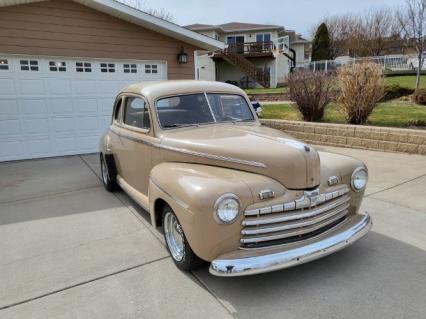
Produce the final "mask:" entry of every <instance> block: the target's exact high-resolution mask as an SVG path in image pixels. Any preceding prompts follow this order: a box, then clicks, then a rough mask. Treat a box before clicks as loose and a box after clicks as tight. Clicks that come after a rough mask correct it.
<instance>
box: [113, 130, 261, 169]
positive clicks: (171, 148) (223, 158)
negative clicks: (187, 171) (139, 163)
mask: <svg viewBox="0 0 426 319" xmlns="http://www.w3.org/2000/svg"><path fill="white" fill-rule="evenodd" d="M109 129H110V130H111V131H112V132H114V133H115V134H117V135H118V136H120V137H124V138H127V139H129V140H132V141H135V142H138V143H142V144H146V145H149V146H152V147H157V148H161V149H164V150H168V151H173V152H178V153H183V154H188V155H193V156H198V157H204V158H209V159H213V160H218V161H225V162H231V163H237V164H242V165H248V166H255V167H261V168H266V165H265V164H263V163H260V162H255V161H247V160H243V159H239V158H233V157H227V156H221V155H215V154H209V153H202V152H197V151H192V150H188V149H185V148H179V147H174V146H168V145H163V144H160V143H151V142H148V141H145V140H143V139H139V138H135V137H132V136H128V135H123V134H122V133H120V132H118V131H116V130H115V129H114V128H111V127H110V128H109Z"/></svg>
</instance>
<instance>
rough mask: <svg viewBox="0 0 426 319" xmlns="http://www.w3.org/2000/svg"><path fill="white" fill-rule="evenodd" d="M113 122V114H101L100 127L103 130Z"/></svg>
mask: <svg viewBox="0 0 426 319" xmlns="http://www.w3.org/2000/svg"><path fill="white" fill-rule="evenodd" d="M110 124H111V115H105V116H101V117H100V118H99V127H100V129H101V131H106V130H107V129H108V127H109V126H110Z"/></svg>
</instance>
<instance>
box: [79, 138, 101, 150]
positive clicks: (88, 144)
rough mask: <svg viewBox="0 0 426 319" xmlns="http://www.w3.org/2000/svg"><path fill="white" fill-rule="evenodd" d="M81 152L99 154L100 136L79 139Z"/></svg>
mask: <svg viewBox="0 0 426 319" xmlns="http://www.w3.org/2000/svg"><path fill="white" fill-rule="evenodd" d="M77 141H78V145H79V150H80V151H81V152H87V151H88V152H97V151H98V149H99V136H98V135H92V136H81V137H79V138H78V139H77Z"/></svg>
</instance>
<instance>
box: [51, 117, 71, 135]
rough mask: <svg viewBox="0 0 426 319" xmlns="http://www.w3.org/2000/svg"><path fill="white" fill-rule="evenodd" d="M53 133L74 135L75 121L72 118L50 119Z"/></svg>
mask: <svg viewBox="0 0 426 319" xmlns="http://www.w3.org/2000/svg"><path fill="white" fill-rule="evenodd" d="M52 124H53V133H54V135H55V136H56V135H57V134H64V133H69V134H74V133H75V119H74V118H73V117H56V118H53V119H52Z"/></svg>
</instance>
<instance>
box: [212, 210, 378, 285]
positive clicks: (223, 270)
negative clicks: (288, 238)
mask: <svg viewBox="0 0 426 319" xmlns="http://www.w3.org/2000/svg"><path fill="white" fill-rule="evenodd" d="M371 226H372V221H371V218H370V215H368V214H367V213H365V214H357V215H354V216H351V217H349V218H348V219H346V220H345V221H344V222H343V223H342V224H339V225H338V226H336V227H335V228H333V229H331V230H330V231H327V232H325V233H323V234H321V235H318V236H317V237H315V238H312V239H310V240H307V241H304V242H301V243H297V244H294V245H291V246H290V245H289V246H288V247H284V248H283V247H282V246H281V247H276V248H273V249H268V251H267V252H266V253H259V252H260V250H253V252H254V254H257V255H256V256H253V255H251V256H247V250H241V253H234V254H226V255H223V256H219V257H218V259H215V260H213V261H212V262H211V265H210V269H209V271H210V273H211V274H212V275H216V276H223V277H233V276H244V275H254V274H259V273H264V272H269V271H274V270H278V269H284V268H288V267H292V266H295V265H299V264H303V263H306V262H309V261H311V260H315V259H318V258H321V257H324V256H327V255H329V254H331V253H334V252H336V251H338V250H341V249H343V248H345V247H347V246H349V245H350V244H352V243H354V242H355V241H357V240H358V239H360V238H361V237H363V236H364V235H365V234H367V233H368V231H369V230H370V229H371Z"/></svg>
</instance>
